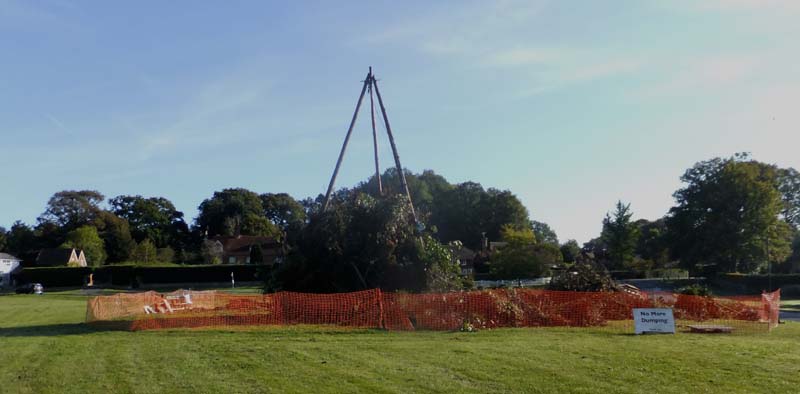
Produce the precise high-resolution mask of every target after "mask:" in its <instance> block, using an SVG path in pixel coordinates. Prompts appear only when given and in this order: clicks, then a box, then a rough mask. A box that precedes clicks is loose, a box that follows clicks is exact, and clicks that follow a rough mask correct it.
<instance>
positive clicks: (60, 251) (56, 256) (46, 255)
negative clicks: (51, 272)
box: [36, 248, 86, 267]
mask: <svg viewBox="0 0 800 394" xmlns="http://www.w3.org/2000/svg"><path fill="white" fill-rule="evenodd" d="M36 265H37V266H40V267H53V266H64V265H65V266H69V267H86V256H85V255H84V254H83V250H78V249H75V248H71V249H70V248H52V249H42V250H41V251H39V255H38V256H36Z"/></svg>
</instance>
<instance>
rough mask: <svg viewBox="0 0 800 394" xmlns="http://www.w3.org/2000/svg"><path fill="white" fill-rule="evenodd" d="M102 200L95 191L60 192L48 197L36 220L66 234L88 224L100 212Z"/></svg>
mask: <svg viewBox="0 0 800 394" xmlns="http://www.w3.org/2000/svg"><path fill="white" fill-rule="evenodd" d="M104 198H105V197H103V195H102V194H100V192H98V191H95V190H79V191H75V190H65V191H61V192H58V193H56V194H54V195H53V196H52V197H50V200H49V201H48V202H47V208H46V209H45V211H44V213H42V214H41V215H40V216H39V219H38V220H39V222H40V223H53V224H55V225H57V226H58V227H59V228H60V229H61V231H62V232H64V233H66V232H69V231H71V230H74V229H76V228H78V227H80V226H84V225H87V224H90V223H91V222H92V221H93V220H94V219H95V218H96V217H97V215H98V214H99V213H100V211H101V210H102V209H100V204H101V203H102V202H103V200H104Z"/></svg>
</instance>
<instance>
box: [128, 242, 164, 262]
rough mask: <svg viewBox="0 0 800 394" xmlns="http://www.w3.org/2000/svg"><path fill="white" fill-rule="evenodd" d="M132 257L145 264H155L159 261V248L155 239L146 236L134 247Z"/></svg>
mask: <svg viewBox="0 0 800 394" xmlns="http://www.w3.org/2000/svg"><path fill="white" fill-rule="evenodd" d="M131 257H133V259H134V260H135V261H137V262H140V263H143V264H153V263H155V262H157V261H158V249H157V248H156V245H155V244H154V243H153V241H151V240H150V239H149V238H145V239H144V240H142V242H139V244H138V245H136V248H134V249H133V254H132V255H131Z"/></svg>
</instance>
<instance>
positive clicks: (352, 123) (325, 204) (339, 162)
mask: <svg viewBox="0 0 800 394" xmlns="http://www.w3.org/2000/svg"><path fill="white" fill-rule="evenodd" d="M371 77H372V72H371V71H370V73H368V74H367V78H366V79H364V86H363V87H362V88H361V94H360V95H359V96H358V103H356V110H355V111H354V112H353V119H352V120H350V127H349V128H348V129H347V135H346V136H345V137H344V143H343V144H342V150H341V151H340V152H339V159H338V160H336V167H335V168H334V169H333V175H332V176H331V182H330V183H329V184H328V191H327V192H325V201H324V202H323V204H322V210H323V211H326V210H327V209H328V203H330V198H331V192H333V186H334V185H335V184H336V175H338V174H339V167H340V166H341V165H342V159H343V158H344V152H345V151H346V150H347V143H348V142H349V141H350V135H351V134H352V133H353V126H355V124H356V119H358V110H359V109H360V108H361V101H362V100H363V99H364V92H366V91H367V85H369V83H370V82H369V81H370V78H371ZM378 100H380V95H379V96H378Z"/></svg>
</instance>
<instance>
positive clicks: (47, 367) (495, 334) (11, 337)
mask: <svg viewBox="0 0 800 394" xmlns="http://www.w3.org/2000/svg"><path fill="white" fill-rule="evenodd" d="M85 300H86V298H85V296H82V295H80V293H79V292H65V293H57V294H47V295H43V296H33V295H8V296H0V392H2V393H262V392H263V393H270V392H331V393H338V392H345V393H349V392H370V393H371V392H396V393H408V392H459V393H486V392H525V393H535V392H548V393H567V392H576V393H581V392H582V393H590V392H591V393H594V392H603V393H686V392H709V393H752V392H765V393H766V392H774V393H786V392H797V388H798V387H800V324H797V323H787V324H783V325H781V326H780V327H778V328H777V329H775V330H774V331H773V332H772V333H770V334H754V335H737V336H727V335H691V334H680V335H676V336H633V335H624V334H619V333H612V332H608V331H603V330H594V329H499V330H484V331H481V332H477V333H449V332H411V333H395V332H391V333H390V332H383V331H377V330H344V329H336V328H331V327H289V328H259V329H248V330H239V331H234V330H200V331H191V330H175V331H145V332H116V331H95V330H93V329H91V328H89V327H87V326H85V325H84V324H83V319H84V313H85Z"/></svg>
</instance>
